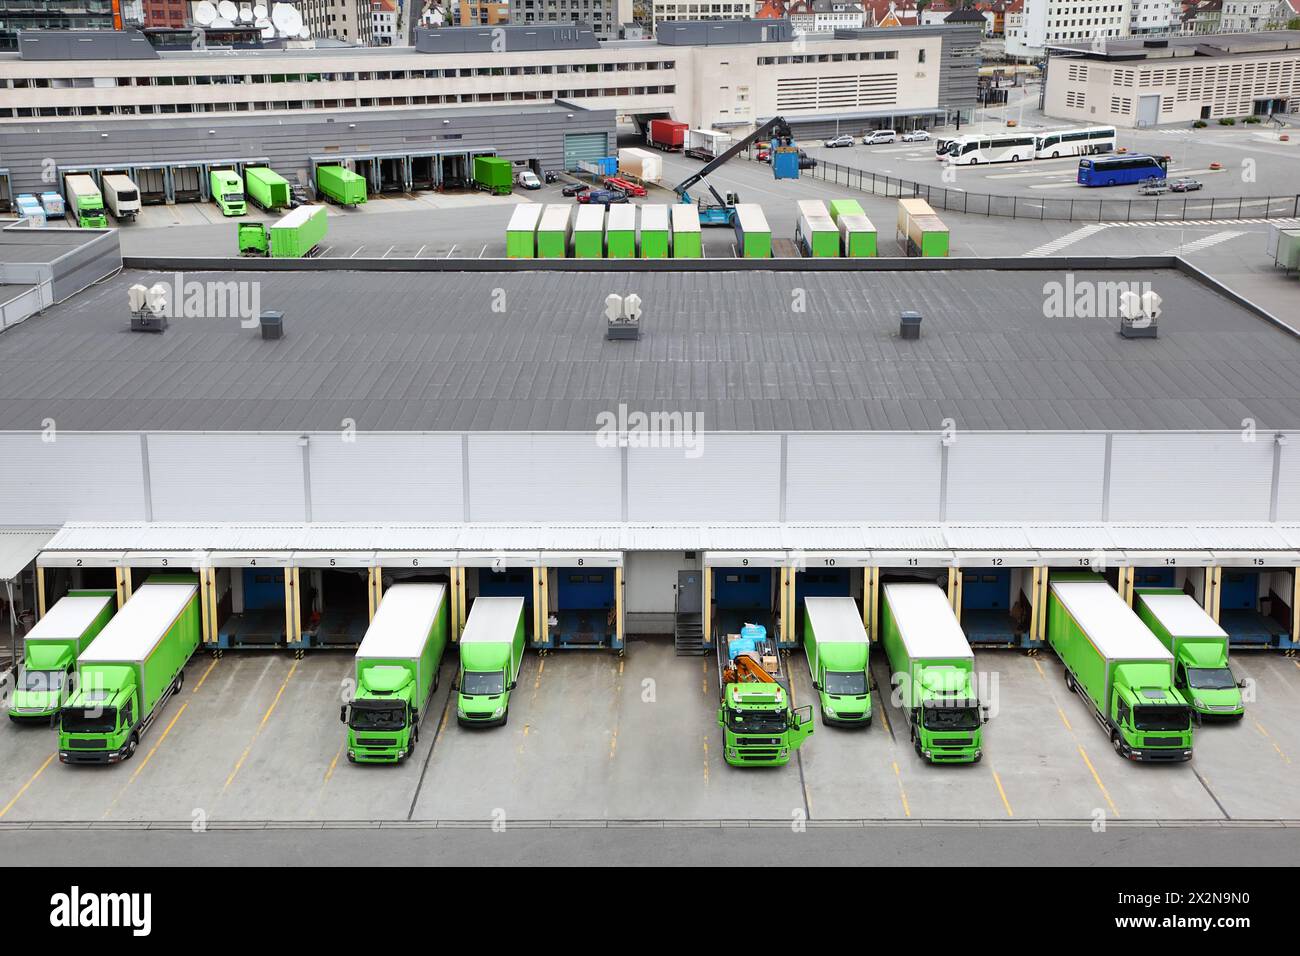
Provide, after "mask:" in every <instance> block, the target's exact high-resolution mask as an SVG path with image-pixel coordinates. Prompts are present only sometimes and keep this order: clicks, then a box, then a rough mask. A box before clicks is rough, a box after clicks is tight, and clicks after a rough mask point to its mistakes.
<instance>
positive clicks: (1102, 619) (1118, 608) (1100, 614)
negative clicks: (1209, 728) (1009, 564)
mask: <svg viewBox="0 0 1300 956" xmlns="http://www.w3.org/2000/svg"><path fill="white" fill-rule="evenodd" d="M1047 640H1048V643H1049V644H1051V645H1052V650H1054V651H1056V654H1057V656H1058V657H1060V658H1061V663H1063V664H1064V665H1065V686H1066V687H1068V688H1069V689H1070V690H1072V691H1075V692H1077V693H1078V694H1079V696H1080V697H1082V698H1083V699H1084V700H1085V701H1086V702H1087V703H1088V705H1089V708H1090V709H1091V710H1092V713H1093V716H1094V717H1096V719H1097V723H1099V724H1100V725H1101V727H1102V729H1103V730H1104V731H1106V734H1107V736H1109V738H1110V742H1111V746H1112V747H1114V748H1115V752H1116V753H1117V754H1119V755H1120V756H1121V757H1125V758H1127V759H1129V760H1139V761H1144V762H1145V761H1152V762H1155V761H1183V760H1191V759H1192V718H1191V712H1190V710H1189V709H1188V707H1187V701H1186V700H1184V699H1183V696H1182V695H1181V694H1180V693H1179V692H1178V689H1177V688H1176V687H1175V686H1174V657H1173V654H1172V653H1170V651H1169V650H1168V649H1167V648H1166V647H1165V646H1164V645H1163V644H1161V643H1160V641H1159V640H1157V639H1156V637H1155V635H1154V634H1152V633H1151V631H1150V630H1148V629H1147V626H1146V625H1145V624H1143V623H1142V620H1141V618H1139V617H1138V616H1137V614H1135V613H1134V612H1133V609H1132V608H1130V607H1129V606H1128V604H1126V603H1125V602H1124V599H1123V598H1121V597H1120V596H1119V594H1118V593H1117V592H1116V591H1115V589H1114V588H1112V587H1111V586H1110V585H1109V584H1107V583H1106V581H1105V579H1103V578H1101V577H1100V576H1098V575H1092V574H1072V573H1065V574H1059V575H1054V580H1052V581H1051V584H1050V586H1049V591H1048V599H1047Z"/></svg>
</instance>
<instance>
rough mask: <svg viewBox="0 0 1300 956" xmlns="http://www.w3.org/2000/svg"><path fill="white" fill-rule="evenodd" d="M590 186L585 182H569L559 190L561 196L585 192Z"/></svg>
mask: <svg viewBox="0 0 1300 956" xmlns="http://www.w3.org/2000/svg"><path fill="white" fill-rule="evenodd" d="M590 188H591V187H590V186H588V185H587V184H586V183H569V185H567V186H565V187H564V188H563V189H561V190H560V194H561V195H563V196H576V195H578V193H585V192H586V191H587V190H588V189H590Z"/></svg>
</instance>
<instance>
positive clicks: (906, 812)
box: [893, 760, 912, 817]
mask: <svg viewBox="0 0 1300 956" xmlns="http://www.w3.org/2000/svg"><path fill="white" fill-rule="evenodd" d="M893 764H894V777H895V778H897V780H898V796H899V798H900V799H902V801H903V816H905V817H910V816H911V815H912V808H911V806H910V805H909V804H908V802H907V790H906V789H904V787H903V774H902V771H900V770H899V769H898V761H897V760H895V761H894V762H893Z"/></svg>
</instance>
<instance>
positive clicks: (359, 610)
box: [291, 551, 375, 648]
mask: <svg viewBox="0 0 1300 956" xmlns="http://www.w3.org/2000/svg"><path fill="white" fill-rule="evenodd" d="M291 561H292V565H293V567H294V568H295V569H296V570H297V572H298V580H299V583H300V587H301V588H302V590H303V599H302V601H301V605H302V613H303V618H302V620H301V622H300V623H299V628H300V630H301V633H302V644H303V645H304V646H305V647H319V648H350V647H356V646H357V645H358V644H360V643H361V639H362V638H363V637H364V636H365V633H366V627H367V626H369V624H370V618H371V617H372V615H373V613H374V609H373V604H374V595H373V592H372V580H373V578H374V564H375V555H374V552H365V551H338V552H323V551H295V552H294V554H293V557H292V559H291Z"/></svg>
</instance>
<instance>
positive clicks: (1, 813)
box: [0, 754, 55, 818]
mask: <svg viewBox="0 0 1300 956" xmlns="http://www.w3.org/2000/svg"><path fill="white" fill-rule="evenodd" d="M54 757H55V754H50V755H49V756H48V757H46V758H45V763H43V764H41V769H40V770H37V771H36V772H35V773H34V774H32V775H31V777H29V778H28V780H27V782H26V783H25V784H23V787H22V789H21V790H19V791H18V792H17V793H15V794H14V798H13V799H12V800H10V801H9V802H8V803H6V804H5V808H4V809H3V810H0V818H2V817H4V815H5V814H6V813H8V812H9V811H10V810H12V809H13V807H14V804H15V803H17V802H18V798H19V797H21V796H22V795H23V794H24V793H26V792H27V788H28V787H30V786H31V785H32V784H34V783H35V782H36V778H37V777H39V776H40V775H41V774H43V773H45V768H46V767H48V766H49V765H50V762H51V761H53V760H54Z"/></svg>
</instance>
